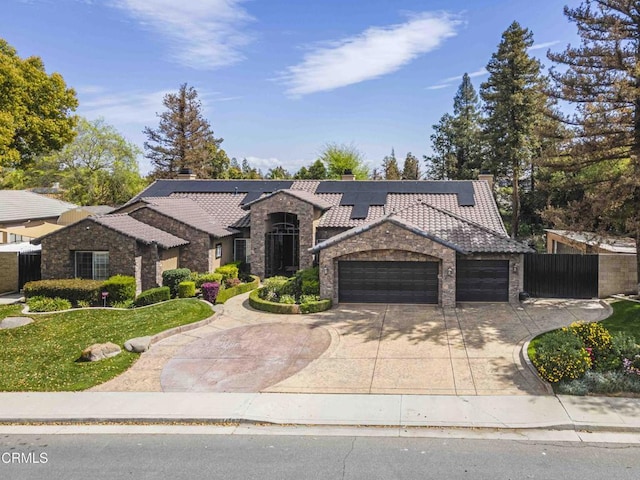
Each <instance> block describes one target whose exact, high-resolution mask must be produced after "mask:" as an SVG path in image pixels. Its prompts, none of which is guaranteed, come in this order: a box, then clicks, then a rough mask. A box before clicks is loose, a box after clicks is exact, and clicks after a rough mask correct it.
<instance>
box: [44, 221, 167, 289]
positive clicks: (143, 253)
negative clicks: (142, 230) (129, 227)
mask: <svg viewBox="0 0 640 480" xmlns="http://www.w3.org/2000/svg"><path fill="white" fill-rule="evenodd" d="M41 243H42V267H41V270H42V279H43V280H47V279H55V278H74V277H75V258H74V257H75V252H76V251H91V252H109V273H108V275H109V276H112V275H116V274H121V275H131V276H133V277H135V278H136V287H137V288H138V290H139V291H141V290H147V289H149V288H153V287H155V286H158V285H161V284H162V267H161V264H160V261H161V256H160V254H159V253H158V247H157V245H143V244H141V243H139V242H137V241H136V240H135V239H133V238H131V237H128V236H126V235H123V234H121V233H119V232H116V231H114V230H111V229H109V228H107V227H105V226H103V225H100V224H98V223H95V222H92V221H91V220H84V221H81V222H79V223H76V224H74V225H71V226H69V227H67V228H65V229H64V230H61V231H58V232H54V233H52V234H50V235H49V236H47V237H44V238H43V239H42V241H41Z"/></svg>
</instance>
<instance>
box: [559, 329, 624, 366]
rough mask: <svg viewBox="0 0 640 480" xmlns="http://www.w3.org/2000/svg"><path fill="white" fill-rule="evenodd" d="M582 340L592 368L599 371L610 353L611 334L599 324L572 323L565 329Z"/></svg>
mask: <svg viewBox="0 0 640 480" xmlns="http://www.w3.org/2000/svg"><path fill="white" fill-rule="evenodd" d="M565 329H566V330H569V331H570V332H572V333H574V334H575V335H577V336H578V338H580V340H582V343H583V344H584V346H585V348H586V349H587V351H588V352H589V354H590V356H591V360H592V364H593V368H595V369H598V370H599V369H601V368H600V367H603V366H604V365H605V364H607V363H608V361H607V360H608V357H609V356H610V355H611V353H612V348H613V345H612V342H611V334H610V333H609V330H607V329H606V328H605V327H603V326H602V325H601V324H599V323H595V322H591V323H582V322H574V323H572V324H571V325H570V326H569V327H567V328H565Z"/></svg>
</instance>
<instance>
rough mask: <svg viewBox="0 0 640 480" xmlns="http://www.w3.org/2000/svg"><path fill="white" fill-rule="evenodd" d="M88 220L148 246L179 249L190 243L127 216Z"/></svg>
mask: <svg viewBox="0 0 640 480" xmlns="http://www.w3.org/2000/svg"><path fill="white" fill-rule="evenodd" d="M86 220H87V221H90V222H95V223H98V224H100V225H104V226H105V227H107V228H110V229H111V230H115V231H116V232H120V233H122V234H123V235H126V236H127V237H131V238H135V239H136V240H137V241H139V242H141V243H145V244H147V245H150V244H152V243H154V242H155V243H157V244H158V246H159V247H161V248H165V249H166V248H173V247H179V246H180V245H186V244H188V243H189V241H187V240H185V239H183V238H180V237H176V236H175V235H172V234H170V233H168V232H165V231H164V230H160V229H159V228H156V227H152V226H151V225H147V224H146V223H142V222H139V221H138V220H136V219H135V218H133V217H130V216H129V215H127V214H116V215H104V216H101V217H88V218H87V219H86Z"/></svg>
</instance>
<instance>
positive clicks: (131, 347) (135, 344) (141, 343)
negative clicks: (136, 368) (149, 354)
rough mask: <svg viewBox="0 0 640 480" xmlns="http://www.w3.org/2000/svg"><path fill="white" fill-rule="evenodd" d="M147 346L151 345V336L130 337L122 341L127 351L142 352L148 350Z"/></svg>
mask: <svg viewBox="0 0 640 480" xmlns="http://www.w3.org/2000/svg"><path fill="white" fill-rule="evenodd" d="M149 347H151V337H149V336H147V337H137V338H132V339H130V340H127V341H126V342H124V348H125V349H126V350H127V351H128V352H133V353H142V352H146V351H147V350H149Z"/></svg>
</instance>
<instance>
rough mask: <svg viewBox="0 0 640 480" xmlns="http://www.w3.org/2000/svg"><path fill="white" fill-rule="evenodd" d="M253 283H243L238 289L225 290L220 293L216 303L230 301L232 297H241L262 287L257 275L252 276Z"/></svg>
mask: <svg viewBox="0 0 640 480" xmlns="http://www.w3.org/2000/svg"><path fill="white" fill-rule="evenodd" d="M251 278H253V281H252V282H250V283H242V284H240V285H238V286H237V287H232V288H225V289H224V290H221V291H220V292H219V293H218V297H217V298H216V303H224V302H226V301H227V300H229V299H230V298H231V297H235V296H236V295H240V294H241V293H246V292H250V291H251V290H255V289H256V288H258V287H259V286H260V279H259V278H258V277H256V276H255V275H251Z"/></svg>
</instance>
